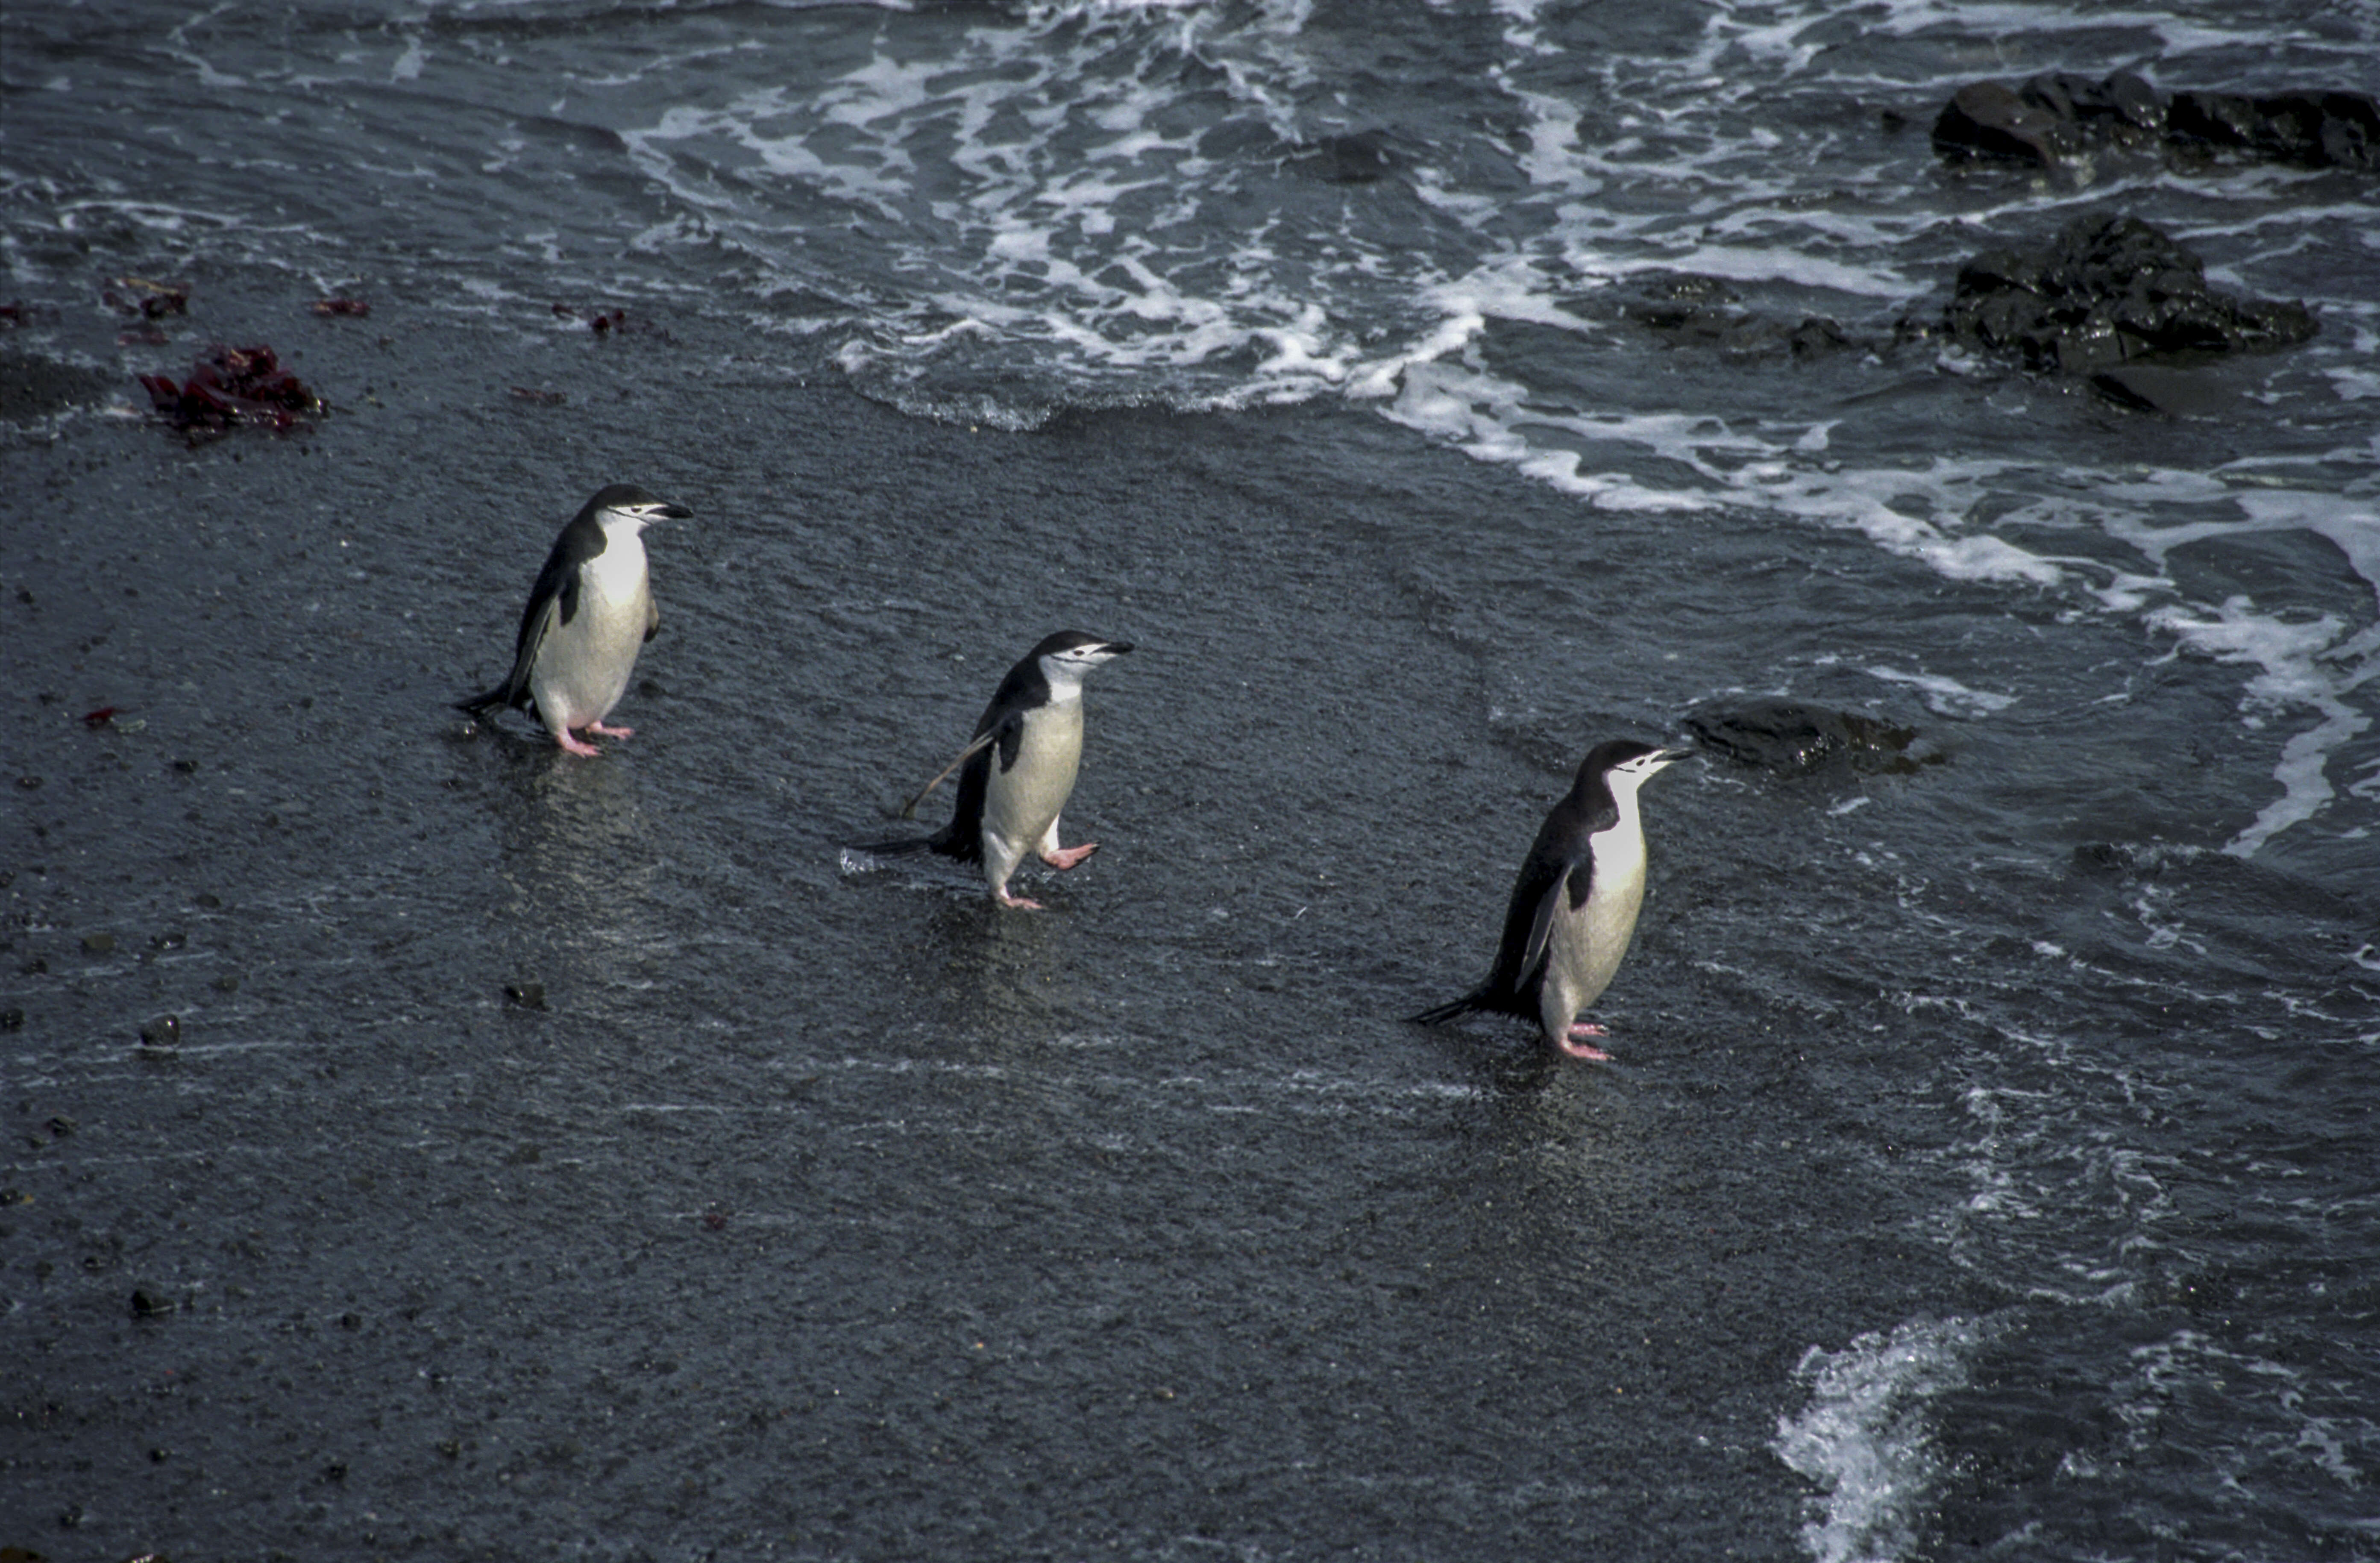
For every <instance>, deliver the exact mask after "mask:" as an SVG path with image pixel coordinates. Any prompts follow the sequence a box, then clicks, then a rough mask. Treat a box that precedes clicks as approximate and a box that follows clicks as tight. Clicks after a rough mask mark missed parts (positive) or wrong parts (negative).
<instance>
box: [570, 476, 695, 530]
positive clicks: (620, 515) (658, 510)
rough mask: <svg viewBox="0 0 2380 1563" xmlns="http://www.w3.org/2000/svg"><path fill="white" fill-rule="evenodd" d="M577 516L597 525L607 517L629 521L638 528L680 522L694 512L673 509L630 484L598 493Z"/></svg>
mask: <svg viewBox="0 0 2380 1563" xmlns="http://www.w3.org/2000/svg"><path fill="white" fill-rule="evenodd" d="M579 514H580V515H581V516H584V517H587V518H589V519H593V520H595V521H597V522H599V523H600V522H601V521H602V520H603V519H605V518H607V517H608V518H616V519H620V520H624V521H633V522H634V523H636V524H637V526H639V527H642V526H645V525H647V524H648V523H650V522H652V521H664V520H666V521H682V520H685V519H687V518H688V517H690V516H692V515H693V514H694V512H693V511H691V510H689V509H687V508H686V507H685V506H683V505H673V504H671V503H670V502H669V501H668V500H666V499H663V498H662V497H661V496H659V495H654V494H651V493H649V492H647V491H646V490H644V489H641V488H638V487H637V485H636V484H634V483H613V484H611V485H610V486H609V487H606V488H601V489H598V490H597V491H596V493H595V497H594V498H592V499H590V500H589V501H588V502H587V507H586V508H585V509H583V510H581V511H580V512H579Z"/></svg>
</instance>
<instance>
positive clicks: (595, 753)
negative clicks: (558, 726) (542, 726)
mask: <svg viewBox="0 0 2380 1563" xmlns="http://www.w3.org/2000/svg"><path fill="white" fill-rule="evenodd" d="M553 741H554V742H556V743H558V744H560V745H561V746H562V747H563V748H564V749H565V750H567V751H570V752H571V753H573V754H576V755H578V756H580V757H581V758H583V759H588V760H593V759H597V758H599V757H600V756H601V754H602V752H603V751H601V750H600V749H598V748H596V747H595V746H594V745H593V744H591V743H587V742H583V741H582V740H580V739H576V738H574V737H572V736H571V734H570V732H569V730H568V729H567V728H565V729H564V730H563V731H561V732H558V733H556V734H554V735H553Z"/></svg>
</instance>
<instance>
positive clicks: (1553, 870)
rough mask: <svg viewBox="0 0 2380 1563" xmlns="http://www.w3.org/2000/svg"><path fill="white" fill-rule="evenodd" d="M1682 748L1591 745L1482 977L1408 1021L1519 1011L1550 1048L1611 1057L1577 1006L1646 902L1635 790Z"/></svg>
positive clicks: (1605, 977)
mask: <svg viewBox="0 0 2380 1563" xmlns="http://www.w3.org/2000/svg"><path fill="white" fill-rule="evenodd" d="M1688 752H1689V751H1686V750H1682V749H1659V748H1656V747H1655V746H1653V745H1651V744H1646V743H1632V742H1629V741H1627V740H1625V739H1615V740H1613V741H1612V742H1609V743H1603V744H1597V746H1596V747H1595V748H1594V749H1593V750H1592V751H1589V752H1588V754H1587V756H1586V758H1585V760H1584V761H1582V762H1581V763H1580V764H1579V767H1578V779H1577V780H1576V781H1574V782H1573V783H1572V784H1571V789H1570V792H1569V793H1568V794H1567V795H1566V796H1565V797H1564V798H1563V799H1562V800H1561V801H1560V802H1559V803H1557V804H1555V805H1554V807H1553V812H1551V813H1549V814H1548V815H1547V816H1546V823H1545V824H1543V825H1541V826H1539V827H1538V829H1537V838H1536V840H1535V841H1534V842H1532V843H1530V845H1529V855H1528V858H1527V859H1526V860H1525V861H1524V862H1523V863H1522V864H1521V873H1520V877H1519V878H1518V879H1516V880H1514V881H1513V884H1512V905H1511V907H1510V908H1509V909H1508V910H1506V911H1505V913H1504V938H1503V942H1502V943H1501V944H1500V945H1499V946H1497V950H1496V964H1495V965H1494V967H1493V968H1491V969H1490V970H1489V971H1488V980H1487V981H1486V982H1484V983H1480V984H1479V985H1478V986H1477V987H1475V988H1474V989H1472V990H1471V991H1470V992H1469V993H1467V994H1464V995H1463V996H1462V997H1461V998H1458V999H1455V1000H1453V1001H1452V1002H1451V1003H1448V1004H1441V1005H1439V1007H1436V1008H1434V1009H1426V1010H1424V1011H1423V1012H1422V1013H1420V1014H1418V1015H1416V1016H1415V1017H1414V1019H1415V1020H1418V1021H1420V1022H1421V1023H1422V1024H1424V1025H1431V1026H1434V1025H1437V1024H1439V1022H1440V1021H1443V1020H1453V1019H1454V1018H1455V1017H1456V1016H1458V1015H1462V1014H1465V1013H1468V1012H1470V1011H1473V1010H1484V1011H1487V1012H1488V1013H1490V1014H1497V1015H1517V1016H1519V1017H1521V1018H1522V1019H1524V1020H1534V1021H1536V1023H1537V1026H1538V1028H1539V1030H1540V1031H1541V1032H1543V1034H1544V1037H1545V1041H1546V1045H1547V1046H1548V1047H1549V1048H1557V1049H1559V1050H1560V1051H1561V1052H1563V1053H1566V1054H1568V1055H1570V1056H1572V1057H1573V1058H1591V1059H1596V1060H1598V1061H1606V1062H1608V1061H1609V1058H1610V1055H1609V1054H1608V1053H1606V1052H1604V1051H1603V1050H1602V1049H1601V1048H1599V1047H1597V1046H1595V1045H1594V1044H1592V1043H1591V1042H1589V1041H1587V1040H1586V1039H1588V1038H1590V1037H1598V1036H1602V1035H1604V1034H1605V1033H1604V1030H1603V1028H1602V1027H1601V1026H1597V1025H1589V1024H1586V1023H1585V1022H1583V1021H1579V1020H1578V1012H1579V1011H1580V1010H1582V1009H1584V1008H1585V1007H1587V1006H1588V1005H1590V1004H1592V1003H1594V1002H1595V1001H1596V1000H1597V998H1599V997H1601V996H1602V994H1603V990H1604V989H1606V988H1608V987H1609V986H1610V985H1611V978H1612V974H1613V973H1614V972H1616V971H1619V969H1620V959H1621V957H1622V956H1624V955H1626V954H1627V953H1628V941H1629V938H1630V936H1631V935H1632V934H1634V933H1635V931H1636V913H1637V910H1638V909H1639V908H1640V907H1642V906H1643V905H1644V902H1645V827H1644V824H1643V823H1642V822H1641V821H1640V820H1639V818H1638V816H1637V812H1636V789H1637V788H1640V787H1642V786H1643V785H1644V784H1645V781H1646V779H1647V778H1649V777H1651V776H1653V775H1656V774H1657V773H1658V772H1659V771H1660V770H1661V769H1662V768H1663V767H1665V766H1667V765H1670V764H1672V763H1675V762H1677V761H1680V760H1682V759H1684V758H1686V756H1687V754H1688Z"/></svg>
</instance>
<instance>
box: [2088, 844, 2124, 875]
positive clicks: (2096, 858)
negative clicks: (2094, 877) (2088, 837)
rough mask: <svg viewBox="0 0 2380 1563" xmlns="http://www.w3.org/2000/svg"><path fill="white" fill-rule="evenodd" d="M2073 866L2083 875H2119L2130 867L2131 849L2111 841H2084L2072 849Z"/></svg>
mask: <svg viewBox="0 0 2380 1563" xmlns="http://www.w3.org/2000/svg"><path fill="white" fill-rule="evenodd" d="M2074 866H2075V867H2076V868H2078V869H2081V870H2083V872H2084V873H2122V872H2123V871H2124V870H2126V869H2128V868H2130V867H2131V866H2132V849H2131V848H2129V847H2119V846H2117V845H2116V844H2115V843H2114V842H2112V841H2085V842H2084V843H2083V845H2081V846H2080V847H2077V848H2075V849H2074Z"/></svg>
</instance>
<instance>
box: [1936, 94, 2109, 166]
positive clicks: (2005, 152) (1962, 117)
mask: <svg viewBox="0 0 2380 1563" xmlns="http://www.w3.org/2000/svg"><path fill="white" fill-rule="evenodd" d="M2082 145H2083V138H2082V137H2081V135H2080V134H2078V133H2077V131H2076V129H2075V127H2074V124H2073V122H2072V121H2071V120H2069V119H2065V118H2062V117H2060V116H2059V115H2058V112H2057V111H2056V110H2055V109H2050V108H2045V107H2043V106H2041V105H2040V104H2036V103H2031V102H2028V101H2027V100H2026V99H2025V98H2024V97H2023V96H2022V94H2021V93H2019V92H2015V91H2013V90H2012V89H2010V88H2007V87H2003V86H2001V85H2000V84H1999V83H1998V82H1997V81H1973V82H1970V83H1968V84H1967V85H1966V86H1964V87H1961V88H1960V89H1959V90H1958V92H1955V93H1953V94H1951V97H1950V101H1949V103H1948V104H1944V105H1943V107H1942V112H1941V114H1940V116H1938V117H1937V118H1936V119H1935V121H1934V147H1935V150H1936V151H1937V152H1943V153H1957V154H1968V155H1980V156H1985V157H2012V158H2015V159H2017V160H2019V161H2020V162H2024V163H2037V164H2040V165H2043V166H2044V167H2048V166H2051V165H2055V164H2057V163H2058V162H2059V161H2061V160H2062V159H2064V158H2066V157H2067V156H2069V155H2070V154H2071V153H2075V152H2078V151H2080V150H2081V149H2082Z"/></svg>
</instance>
